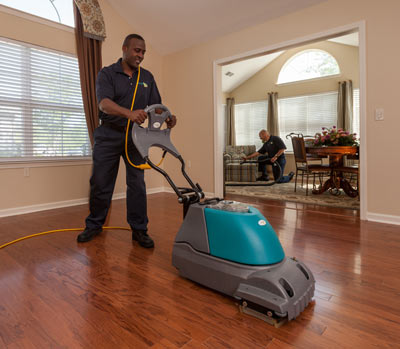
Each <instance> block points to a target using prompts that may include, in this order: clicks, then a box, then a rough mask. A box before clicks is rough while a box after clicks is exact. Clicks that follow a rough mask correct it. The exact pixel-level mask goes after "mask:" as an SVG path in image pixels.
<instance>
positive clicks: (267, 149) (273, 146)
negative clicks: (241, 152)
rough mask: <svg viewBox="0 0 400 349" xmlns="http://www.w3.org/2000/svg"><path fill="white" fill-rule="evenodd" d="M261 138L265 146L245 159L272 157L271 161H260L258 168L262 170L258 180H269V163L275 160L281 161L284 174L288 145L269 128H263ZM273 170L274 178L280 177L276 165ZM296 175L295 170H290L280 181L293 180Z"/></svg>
mask: <svg viewBox="0 0 400 349" xmlns="http://www.w3.org/2000/svg"><path fill="white" fill-rule="evenodd" d="M258 135H259V137H260V139H261V140H262V141H263V143H264V144H263V146H262V147H261V148H260V149H259V150H258V151H256V152H254V153H253V154H250V155H247V156H245V157H244V158H243V159H244V160H249V159H252V158H255V157H256V156H259V157H258V160H265V159H270V160H269V161H264V162H260V163H259V164H258V170H259V171H260V172H261V176H260V177H258V178H257V180H258V181H268V180H269V178H268V174H267V164H273V163H274V162H275V161H277V162H278V163H279V165H280V166H281V169H282V174H283V172H284V170H285V165H286V158H285V150H286V145H285V143H283V141H282V139H281V138H280V137H278V136H271V135H270V134H269V133H268V131H267V130H261V131H260V133H259V134H258ZM272 172H273V174H274V179H275V180H277V179H278V177H279V169H278V168H277V167H276V166H272ZM293 176H294V173H293V172H290V173H289V174H288V175H287V176H283V175H282V178H281V179H280V180H279V182H278V183H287V182H290V181H291V180H292V178H293Z"/></svg>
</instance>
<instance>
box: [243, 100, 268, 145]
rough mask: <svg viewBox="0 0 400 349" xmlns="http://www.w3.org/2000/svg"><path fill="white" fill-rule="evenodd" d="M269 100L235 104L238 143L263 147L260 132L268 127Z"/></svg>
mask: <svg viewBox="0 0 400 349" xmlns="http://www.w3.org/2000/svg"><path fill="white" fill-rule="evenodd" d="M267 114H268V101H261V102H254V103H243V104H236V105H235V133H236V144H237V145H251V144H255V145H256V149H259V148H261V146H262V142H261V140H260V138H259V137H258V133H259V132H260V131H261V130H262V129H266V128H267Z"/></svg>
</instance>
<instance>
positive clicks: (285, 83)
mask: <svg viewBox="0 0 400 349" xmlns="http://www.w3.org/2000/svg"><path fill="white" fill-rule="evenodd" d="M307 52H323V53H326V54H328V55H329V56H331V57H332V58H333V59H334V60H335V62H336V65H337V66H338V68H339V73H337V74H331V75H324V76H318V77H315V78H310V79H302V80H295V81H287V82H279V76H280V75H281V72H282V71H283V70H284V69H285V68H286V67H287V66H288V65H289V64H290V63H291V62H292V61H293V60H294V59H296V58H297V57H298V56H300V55H302V54H304V53H307ZM340 76H342V70H341V69H340V65H339V63H338V61H337V59H336V58H335V56H333V55H332V54H331V53H330V52H328V51H325V50H321V49H316V48H312V49H307V50H302V51H300V52H297V53H296V54H294V55H293V56H291V57H290V58H289V59H287V60H286V62H285V64H284V65H283V66H282V68H281V69H280V70H279V74H278V79H277V81H276V83H275V85H276V86H285V85H291V84H298V83H305V82H313V81H319V80H326V79H332V78H339V77H340Z"/></svg>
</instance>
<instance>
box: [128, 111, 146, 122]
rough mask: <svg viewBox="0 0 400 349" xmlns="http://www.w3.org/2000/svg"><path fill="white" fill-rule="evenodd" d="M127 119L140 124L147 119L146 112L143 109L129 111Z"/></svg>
mask: <svg viewBox="0 0 400 349" xmlns="http://www.w3.org/2000/svg"><path fill="white" fill-rule="evenodd" d="M128 119H129V120H131V121H132V122H136V123H137V124H139V125H140V124H143V122H144V121H145V120H146V119H147V113H145V111H144V110H143V109H137V110H133V111H130V113H129V115H128Z"/></svg>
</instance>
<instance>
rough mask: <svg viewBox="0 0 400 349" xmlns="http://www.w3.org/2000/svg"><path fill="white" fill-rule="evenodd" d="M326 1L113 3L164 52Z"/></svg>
mask: <svg viewBox="0 0 400 349" xmlns="http://www.w3.org/2000/svg"><path fill="white" fill-rule="evenodd" d="M324 1H326V0H112V1H110V4H111V6H113V7H114V9H115V10H116V11H117V12H118V13H119V14H120V15H121V16H122V17H123V18H125V19H126V20H127V22H128V23H130V24H131V25H132V28H134V30H135V31H136V32H137V33H138V34H141V35H142V36H144V38H145V39H146V41H148V42H149V43H151V45H152V46H153V47H154V49H155V50H157V51H158V52H159V53H160V54H163V55H164V54H169V53H172V52H176V51H179V50H181V49H184V48H187V47H190V46H193V45H195V44H198V43H200V42H205V41H208V40H212V39H214V38H216V37H218V36H221V35H225V34H228V33H231V32H235V31H239V30H242V29H244V28H246V27H250V26H254V25H256V24H259V23H263V22H266V21H268V20H271V19H274V18H277V17H280V16H283V15H286V14H288V13H291V12H295V11H298V10H301V9H303V8H306V7H308V6H312V5H315V4H318V3H320V2H324Z"/></svg>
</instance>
